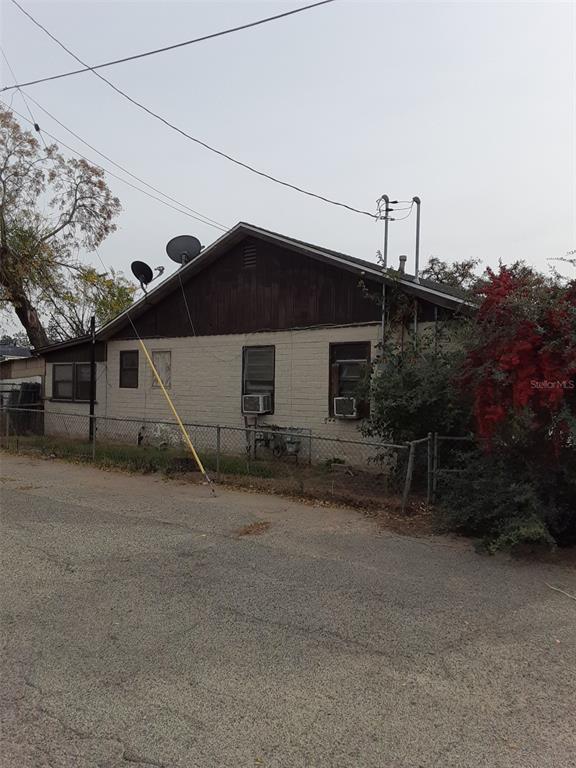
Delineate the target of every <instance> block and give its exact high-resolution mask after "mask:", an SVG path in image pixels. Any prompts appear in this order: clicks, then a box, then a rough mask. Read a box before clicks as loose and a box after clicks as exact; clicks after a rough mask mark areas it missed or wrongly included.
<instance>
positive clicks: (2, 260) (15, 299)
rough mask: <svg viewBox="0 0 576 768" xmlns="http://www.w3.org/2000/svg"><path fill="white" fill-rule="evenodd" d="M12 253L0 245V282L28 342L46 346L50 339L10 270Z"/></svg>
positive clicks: (35, 345)
mask: <svg viewBox="0 0 576 768" xmlns="http://www.w3.org/2000/svg"><path fill="white" fill-rule="evenodd" d="M11 256H12V254H11V252H10V249H9V248H7V247H6V246H4V245H2V246H0V284H1V285H2V286H3V287H4V289H5V290H6V291H7V293H8V294H9V296H10V303H11V304H12V308H13V309H14V312H15V313H16V316H17V317H18V320H20V322H21V323H22V325H23V327H24V330H25V331H26V333H27V335H28V339H29V341H30V344H31V345H32V346H33V347H34V349H39V348H40V347H46V346H47V345H48V344H50V340H49V338H48V336H47V334H46V331H45V330H44V326H43V325H42V321H41V320H40V316H39V315H38V312H37V311H36V310H35V309H34V307H33V306H32V304H31V302H30V300H29V298H28V296H27V295H26V291H25V290H24V286H23V285H22V283H21V281H20V280H19V279H18V278H15V276H14V274H13V273H12V271H11V270H10V258H11Z"/></svg>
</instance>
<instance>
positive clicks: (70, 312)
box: [42, 267, 136, 341]
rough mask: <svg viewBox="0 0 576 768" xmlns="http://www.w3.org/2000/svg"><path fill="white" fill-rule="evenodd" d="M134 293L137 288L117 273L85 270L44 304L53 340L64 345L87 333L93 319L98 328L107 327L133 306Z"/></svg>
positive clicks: (48, 327) (79, 272)
mask: <svg viewBox="0 0 576 768" xmlns="http://www.w3.org/2000/svg"><path fill="white" fill-rule="evenodd" d="M135 292H136V287H135V286H134V285H132V284H131V283H130V282H129V281H128V280H126V278H125V277H123V275H122V274H120V273H116V272H114V270H111V272H110V274H108V273H104V274H101V273H98V272H97V271H96V270H95V269H94V268H93V267H86V268H83V269H82V270H80V271H78V272H75V273H74V274H73V275H72V277H71V279H70V281H69V283H68V284H67V285H65V286H64V287H63V288H62V289H60V290H57V291H54V292H52V293H50V294H49V295H47V296H45V297H44V299H43V301H42V306H43V310H44V311H43V314H44V315H45V316H46V318H47V331H48V334H49V336H50V338H51V339H54V340H58V341H63V340H65V339H68V338H71V337H74V336H82V335H84V334H86V333H88V332H89V329H90V318H91V316H92V315H95V317H96V325H97V326H100V325H104V324H105V323H107V322H108V321H109V320H111V319H112V318H113V317H115V316H116V315H118V314H120V312H123V311H124V310H125V309H127V308H128V307H129V306H130V305H131V304H132V301H133V300H134V293H135Z"/></svg>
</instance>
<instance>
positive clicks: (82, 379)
mask: <svg viewBox="0 0 576 768" xmlns="http://www.w3.org/2000/svg"><path fill="white" fill-rule="evenodd" d="M52 399H53V400H73V401H74V400H77V401H80V402H88V401H89V400H90V363H54V365H53V366H52Z"/></svg>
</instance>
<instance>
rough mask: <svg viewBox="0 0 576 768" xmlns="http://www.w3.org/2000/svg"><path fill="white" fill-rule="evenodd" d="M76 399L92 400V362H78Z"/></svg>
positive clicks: (76, 368) (75, 387)
mask: <svg viewBox="0 0 576 768" xmlns="http://www.w3.org/2000/svg"><path fill="white" fill-rule="evenodd" d="M74 368H75V371H76V376H75V377H74V400H90V363H76V364H75V366H74Z"/></svg>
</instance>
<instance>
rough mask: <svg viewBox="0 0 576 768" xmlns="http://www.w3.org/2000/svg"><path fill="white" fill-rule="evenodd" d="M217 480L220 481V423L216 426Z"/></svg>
mask: <svg viewBox="0 0 576 768" xmlns="http://www.w3.org/2000/svg"><path fill="white" fill-rule="evenodd" d="M216 480H217V482H220V424H218V426H217V427H216Z"/></svg>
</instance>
